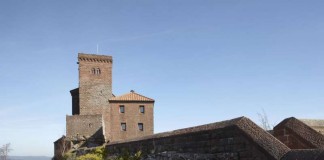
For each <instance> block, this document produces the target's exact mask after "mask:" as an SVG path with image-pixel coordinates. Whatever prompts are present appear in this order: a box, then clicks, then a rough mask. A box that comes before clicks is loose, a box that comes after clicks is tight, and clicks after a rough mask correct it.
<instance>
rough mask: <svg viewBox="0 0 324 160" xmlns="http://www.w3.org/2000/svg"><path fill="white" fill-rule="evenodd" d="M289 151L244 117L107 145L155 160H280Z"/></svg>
mask: <svg viewBox="0 0 324 160" xmlns="http://www.w3.org/2000/svg"><path fill="white" fill-rule="evenodd" d="M289 150H290V149H289V148H288V147H287V146H285V145H284V144H283V143H281V142H280V141H279V140H277V139H276V138H275V137H273V136H272V135H270V134H269V133H267V132H266V131H264V130H263V129H261V128H260V127H258V126H257V125H256V124H254V123H253V122H252V121H250V120H249V119H247V118H245V117H241V118H236V119H233V120H229V121H223V122H218V123H212V124H207V125H202V126H197V127H192V128H186V129H181V130H176V131H172V132H166V133H160V134H155V135H152V136H147V137H143V138H138V139H133V140H128V141H120V142H113V143H110V144H108V145H107V146H106V151H107V152H108V153H109V154H110V155H112V154H123V153H125V152H130V153H135V152H137V151H142V152H143V153H144V154H146V155H148V157H146V158H149V157H151V158H153V159H165V158H176V157H179V158H181V157H182V158H185V159H189V157H190V158H194V159H260V160H261V159H280V158H281V157H282V156H283V155H284V154H286V153H287V152H288V151H289ZM174 156H176V157H174Z"/></svg>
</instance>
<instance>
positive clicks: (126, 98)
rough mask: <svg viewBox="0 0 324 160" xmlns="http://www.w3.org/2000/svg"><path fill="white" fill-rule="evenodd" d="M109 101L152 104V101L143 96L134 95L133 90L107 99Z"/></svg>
mask: <svg viewBox="0 0 324 160" xmlns="http://www.w3.org/2000/svg"><path fill="white" fill-rule="evenodd" d="M109 101H112V102H113V101H126V102H134V101H136V102H154V99H151V98H148V97H145V96H143V95H140V94H138V93H135V92H134V91H133V90H132V91H131V92H129V93H127V94H124V95H121V96H116V97H112V98H110V99H109Z"/></svg>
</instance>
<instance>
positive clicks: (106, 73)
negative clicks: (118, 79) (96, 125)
mask: <svg viewBox="0 0 324 160" xmlns="http://www.w3.org/2000/svg"><path fill="white" fill-rule="evenodd" d="M78 64H79V90H78V92H79V114H80V115H94V114H102V113H103V109H104V108H107V107H108V105H109V101H108V100H109V98H111V97H112V57H111V56H105V55H95V54H84V53H79V54H78Z"/></svg>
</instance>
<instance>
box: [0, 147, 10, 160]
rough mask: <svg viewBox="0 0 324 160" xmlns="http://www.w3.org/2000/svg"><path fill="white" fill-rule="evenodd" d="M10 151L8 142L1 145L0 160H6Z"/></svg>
mask: <svg viewBox="0 0 324 160" xmlns="http://www.w3.org/2000/svg"><path fill="white" fill-rule="evenodd" d="M10 151H11V149H10V143H7V144H5V145H3V146H2V147H1V148H0V160H8V154H9V152H10Z"/></svg>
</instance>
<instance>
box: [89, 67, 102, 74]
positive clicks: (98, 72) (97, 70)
mask: <svg viewBox="0 0 324 160" xmlns="http://www.w3.org/2000/svg"><path fill="white" fill-rule="evenodd" d="M100 73H101V71H100V68H92V69H91V74H94V75H99V74H100Z"/></svg>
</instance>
